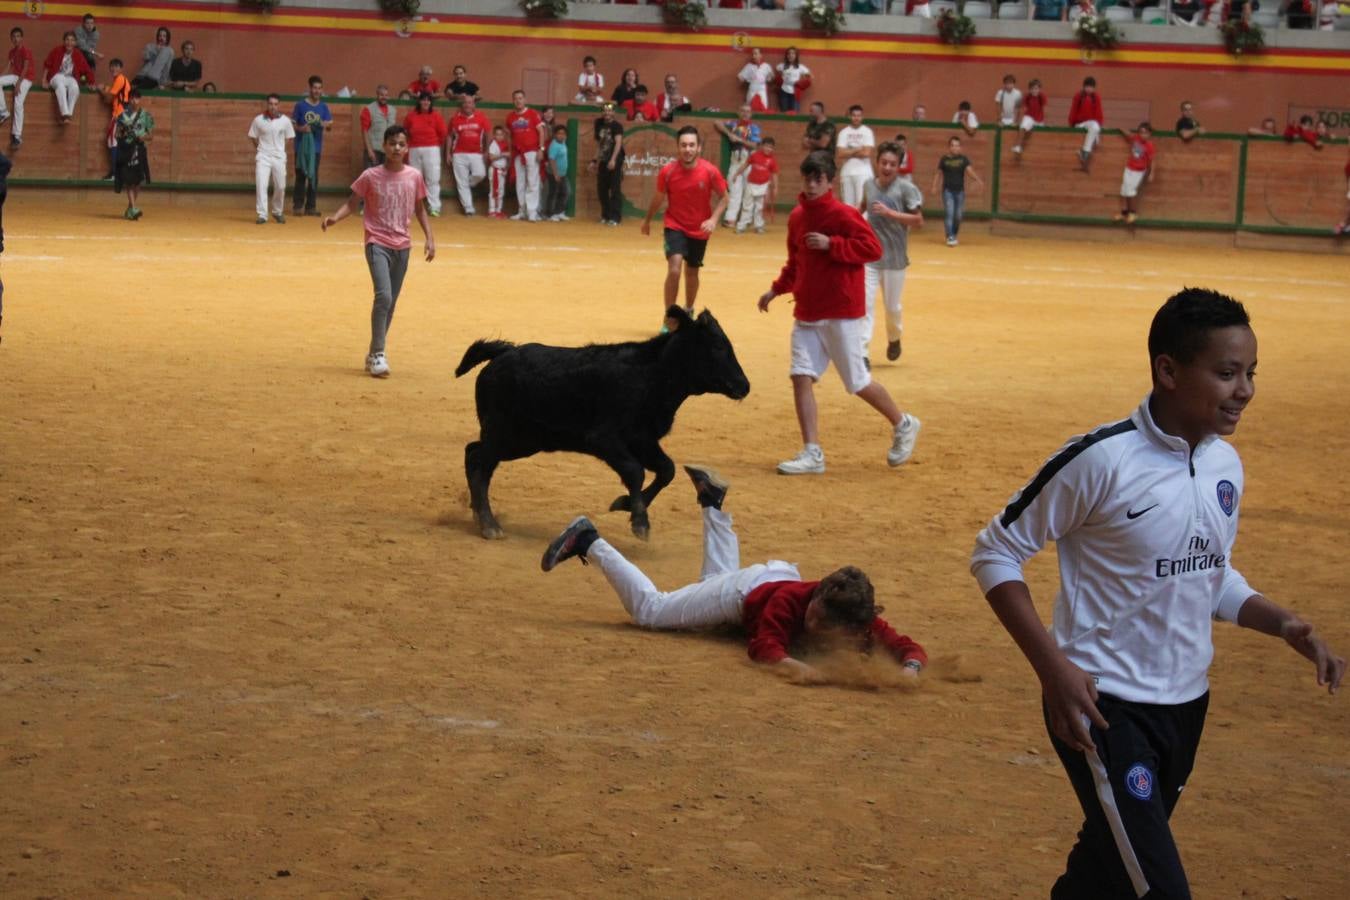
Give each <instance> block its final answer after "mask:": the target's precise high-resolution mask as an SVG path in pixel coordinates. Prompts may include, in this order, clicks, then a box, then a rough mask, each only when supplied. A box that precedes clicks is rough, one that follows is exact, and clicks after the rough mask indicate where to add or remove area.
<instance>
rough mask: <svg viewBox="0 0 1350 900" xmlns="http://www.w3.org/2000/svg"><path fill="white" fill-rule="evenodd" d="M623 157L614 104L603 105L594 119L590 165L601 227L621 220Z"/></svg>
mask: <svg viewBox="0 0 1350 900" xmlns="http://www.w3.org/2000/svg"><path fill="white" fill-rule="evenodd" d="M623 157H624V149H623V125H622V124H620V122H619V121H618V120H617V119H615V118H614V104H613V103H606V104H605V105H604V107H603V108H602V110H601V113H600V118H598V119H596V120H595V157H594V158H593V159H592V160H591V163H590V168H591V171H592V172H594V173H595V192H596V196H597V198H598V199H599V200H600V224H601V225H618V224H619V222H621V221H622V220H623V193H622V187H623Z"/></svg>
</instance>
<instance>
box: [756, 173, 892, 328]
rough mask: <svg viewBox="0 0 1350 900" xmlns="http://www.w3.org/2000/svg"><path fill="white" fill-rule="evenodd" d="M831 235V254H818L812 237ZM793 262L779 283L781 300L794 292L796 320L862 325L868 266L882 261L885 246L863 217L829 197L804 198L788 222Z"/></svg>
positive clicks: (776, 289) (777, 290) (776, 290)
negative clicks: (810, 240) (857, 321)
mask: <svg viewBox="0 0 1350 900" xmlns="http://www.w3.org/2000/svg"><path fill="white" fill-rule="evenodd" d="M813 231H817V232H820V233H821V234H825V235H829V238H830V249H828V250H812V249H811V248H809V247H807V246H806V235H807V234H808V233H810V232H813ZM787 246H788V258H787V263H785V264H784V266H783V271H782V272H780V273H779V274H778V279H777V280H776V281H774V283H773V292H774V293H775V294H786V293H788V292H791V293H792V295H793V297H795V298H796V300H797V302H796V304H795V305H794V306H793V309H792V315H793V318H796V319H800V320H801V321H803V322H817V321H819V320H821V319H859V318H862V316H863V315H864V314H865V313H866V312H867V309H866V306H865V304H864V303H863V296H864V294H863V263H870V262H876V261H877V260H879V259H881V252H882V251H881V241H879V240H877V235H876V232H874V231H873V230H872V226H870V225H868V224H867V220H866V219H864V218H863V217H862V213H860V212H858V211H857V210H856V209H854V208H853V207H851V206H849V205H847V204H845V203H842V202H840V201H839V200H837V199H835V196H834V194H833V193H832V192H831V193H827V194H826V195H825V196H823V197H821V198H820V199H818V200H807V199H806V195H805V194H802V195H801V196H799V197H798V198H797V207H796V208H795V209H793V210H792V215H790V216H788V237H787Z"/></svg>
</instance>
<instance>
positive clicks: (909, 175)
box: [864, 134, 914, 212]
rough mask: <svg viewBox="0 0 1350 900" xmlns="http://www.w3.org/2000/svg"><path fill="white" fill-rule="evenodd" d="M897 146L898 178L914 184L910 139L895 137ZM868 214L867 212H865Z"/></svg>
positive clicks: (900, 136)
mask: <svg viewBox="0 0 1350 900" xmlns="http://www.w3.org/2000/svg"><path fill="white" fill-rule="evenodd" d="M894 143H895V146H896V148H897V149H898V150H899V151H900V166H899V168H897V169H896V170H895V172H896V177H897V178H901V179H903V180H905V181H908V182H909V183H910V184H913V183H914V154H912V153H910V152H909V139H908V138H906V137H905V136H904V135H903V134H897V135H896V136H895V142H894ZM864 212H866V210H864Z"/></svg>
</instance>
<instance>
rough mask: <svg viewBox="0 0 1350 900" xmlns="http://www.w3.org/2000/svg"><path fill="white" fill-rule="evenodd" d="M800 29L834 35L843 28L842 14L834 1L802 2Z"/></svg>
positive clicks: (815, 0) (808, 0)
mask: <svg viewBox="0 0 1350 900" xmlns="http://www.w3.org/2000/svg"><path fill="white" fill-rule="evenodd" d="M802 27H803V28H806V29H810V30H813V31H820V32H824V33H825V34H836V33H838V31H839V29H840V28H843V27H844V14H843V13H841V12H840V11H839V7H838V6H837V5H836V4H835V3H834V0H803V3H802Z"/></svg>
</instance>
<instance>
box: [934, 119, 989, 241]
mask: <svg viewBox="0 0 1350 900" xmlns="http://www.w3.org/2000/svg"><path fill="white" fill-rule="evenodd" d="M967 172H969V173H970V177H971V178H974V179H975V183H976V184H978V185H980V186H983V185H984V182H983V181H982V180H981V179H980V176H979V175H978V174H977V173H976V172H975V169H974V168H973V167H972V166H971V164H970V157H968V156H966V155H965V154H964V153H962V152H961V138H960V137H957V136H953V137H952V138H951V139H949V140H948V141H947V152H946V154H945V155H944V156H943V157H942V159H940V160H938V170H937V174H936V175H934V176H933V193H935V194H936V193H937V191H938V186H939V185H941V186H942V210H943V218H944V222H945V225H946V231H947V246H948V247H955V246H956V245H957V244H958V243H960V241H959V240H958V236H959V235H960V234H961V219H962V216H964V214H965V211H966V173H967Z"/></svg>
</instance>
